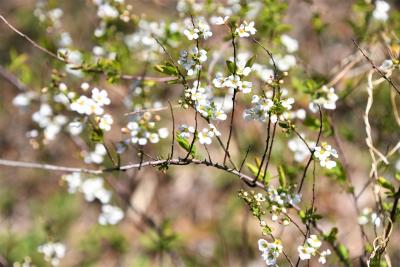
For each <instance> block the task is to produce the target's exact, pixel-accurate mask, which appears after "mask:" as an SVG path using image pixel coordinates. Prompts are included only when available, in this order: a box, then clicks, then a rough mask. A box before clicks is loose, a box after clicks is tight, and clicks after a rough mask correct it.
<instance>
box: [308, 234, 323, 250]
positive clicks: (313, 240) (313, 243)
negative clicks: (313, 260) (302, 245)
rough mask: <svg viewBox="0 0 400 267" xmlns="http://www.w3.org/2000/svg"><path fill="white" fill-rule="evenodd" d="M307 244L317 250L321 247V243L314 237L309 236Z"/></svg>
mask: <svg viewBox="0 0 400 267" xmlns="http://www.w3.org/2000/svg"><path fill="white" fill-rule="evenodd" d="M307 244H308V245H309V246H311V247H313V248H315V249H318V248H319V247H320V246H321V245H322V242H321V240H319V239H318V237H317V236H316V235H310V237H309V238H307Z"/></svg>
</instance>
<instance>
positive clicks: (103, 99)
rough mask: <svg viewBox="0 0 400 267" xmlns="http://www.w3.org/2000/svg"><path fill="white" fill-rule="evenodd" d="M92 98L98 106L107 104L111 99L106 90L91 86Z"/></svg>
mask: <svg viewBox="0 0 400 267" xmlns="http://www.w3.org/2000/svg"><path fill="white" fill-rule="evenodd" d="M92 99H93V100H94V101H95V102H96V103H97V104H98V105H99V106H100V107H102V106H104V105H109V104H110V103H111V100H110V99H109V98H108V94H107V91H106V90H101V91H100V90H99V89H98V88H93V90H92Z"/></svg>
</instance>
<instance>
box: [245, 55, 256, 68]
mask: <svg viewBox="0 0 400 267" xmlns="http://www.w3.org/2000/svg"><path fill="white" fill-rule="evenodd" d="M254 61H256V56H252V57H251V58H250V59H249V60H247V62H246V67H249V68H251V67H252V66H253V64H254Z"/></svg>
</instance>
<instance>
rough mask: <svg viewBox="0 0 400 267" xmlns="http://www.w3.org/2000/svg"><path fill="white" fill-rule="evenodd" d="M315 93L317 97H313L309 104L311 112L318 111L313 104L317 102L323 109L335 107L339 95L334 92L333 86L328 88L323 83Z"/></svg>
mask: <svg viewBox="0 0 400 267" xmlns="http://www.w3.org/2000/svg"><path fill="white" fill-rule="evenodd" d="M317 95H318V98H316V99H314V100H313V101H312V103H310V106H309V107H310V110H311V111H312V112H317V111H318V108H317V107H316V106H315V104H318V105H320V106H322V107H323V108H325V109H331V110H333V109H336V101H337V100H338V99H339V97H338V95H337V94H336V93H335V89H334V88H333V87H331V88H328V87H327V86H326V85H324V86H322V88H321V89H320V90H319V91H318V92H317Z"/></svg>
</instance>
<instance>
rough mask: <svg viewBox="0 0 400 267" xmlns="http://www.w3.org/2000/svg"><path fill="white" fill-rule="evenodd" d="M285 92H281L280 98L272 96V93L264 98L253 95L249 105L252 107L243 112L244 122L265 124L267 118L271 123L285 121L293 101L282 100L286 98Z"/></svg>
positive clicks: (288, 99)
mask: <svg viewBox="0 0 400 267" xmlns="http://www.w3.org/2000/svg"><path fill="white" fill-rule="evenodd" d="M287 94H288V92H287V90H282V92H281V94H280V97H277V96H274V94H273V92H271V91H269V92H267V93H266V94H265V96H261V97H260V96H258V95H253V98H252V101H251V103H252V104H253V107H252V108H250V109H246V110H245V111H244V115H243V117H244V118H245V119H246V120H258V121H261V122H266V121H267V119H268V118H270V119H271V122H272V123H276V122H278V120H281V121H285V120H287V119H288V118H289V115H290V113H288V111H289V110H291V109H292V105H293V104H294V99H293V98H291V97H289V98H286V99H285V98H283V97H285V96H287Z"/></svg>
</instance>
